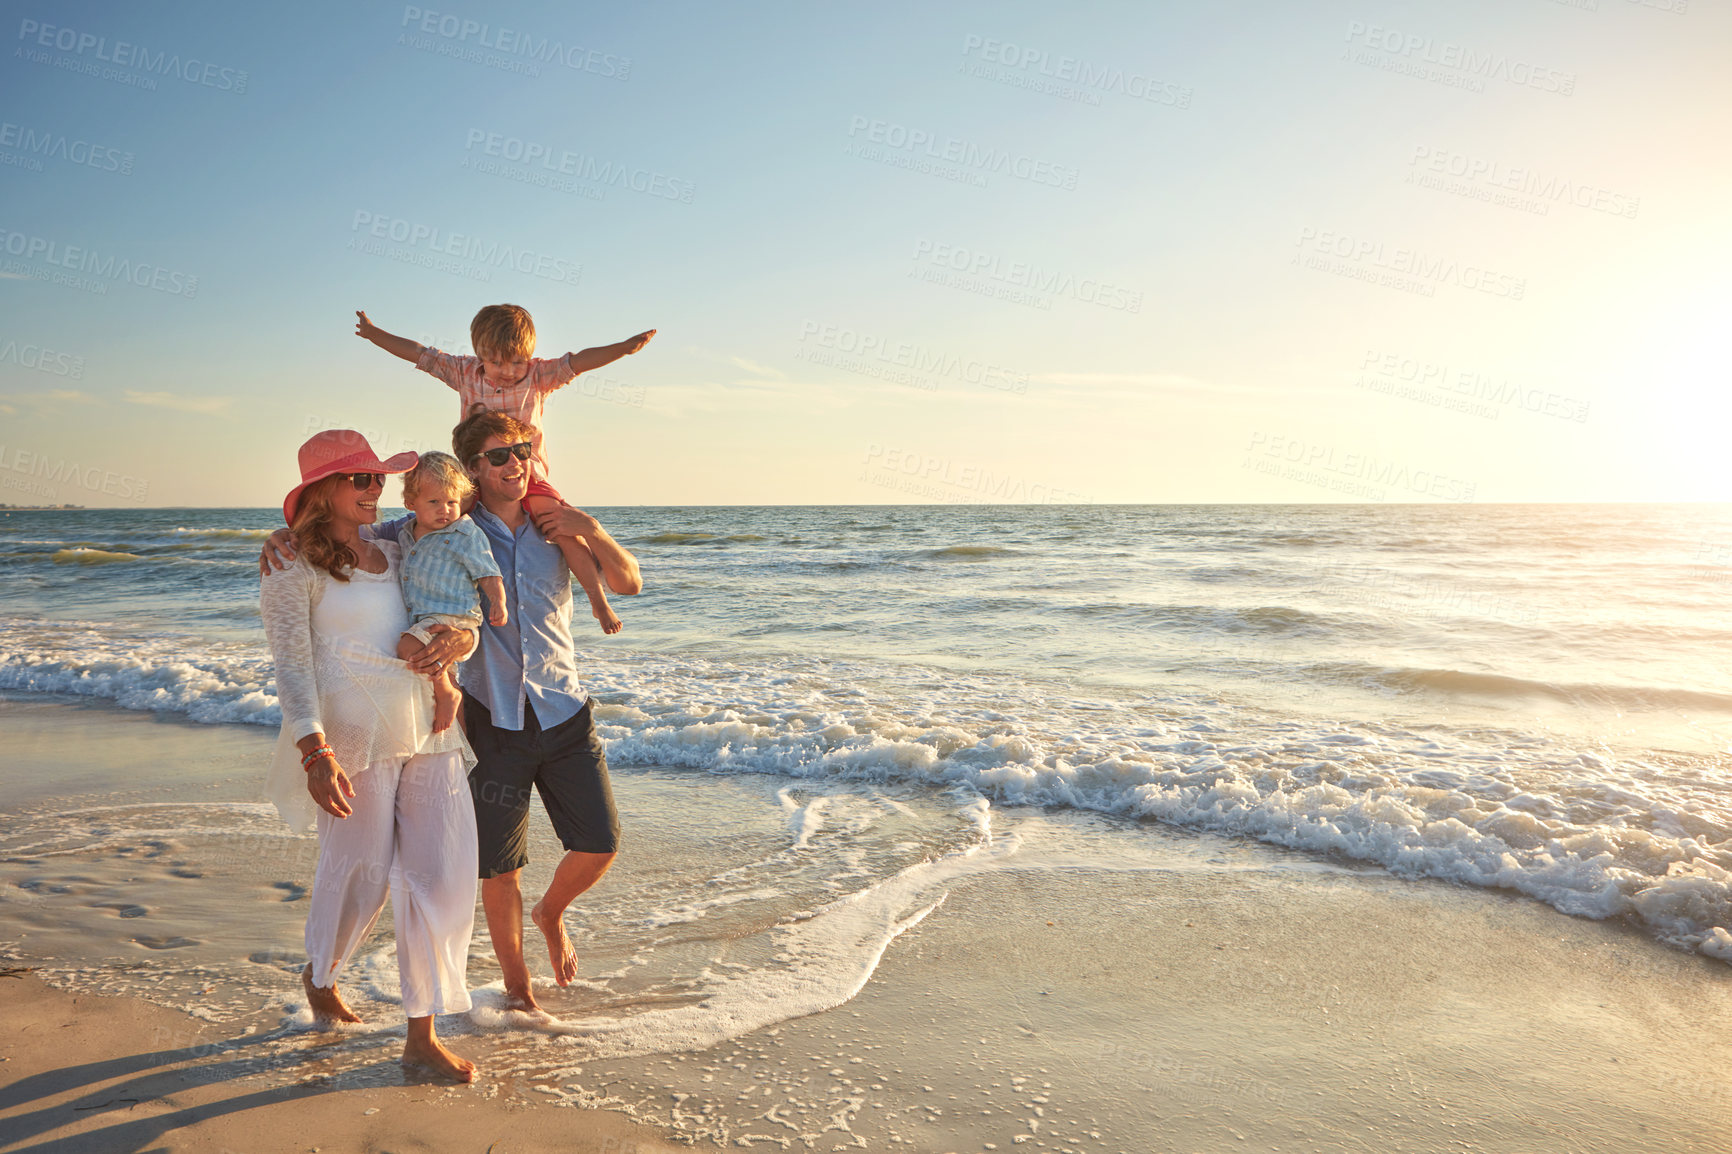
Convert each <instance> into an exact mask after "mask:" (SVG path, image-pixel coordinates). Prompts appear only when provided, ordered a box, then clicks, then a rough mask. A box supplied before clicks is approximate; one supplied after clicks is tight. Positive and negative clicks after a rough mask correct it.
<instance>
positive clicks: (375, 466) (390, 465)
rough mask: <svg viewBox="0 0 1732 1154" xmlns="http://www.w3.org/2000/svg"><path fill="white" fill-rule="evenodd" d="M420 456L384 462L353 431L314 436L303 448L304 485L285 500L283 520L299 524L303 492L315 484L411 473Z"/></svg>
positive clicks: (410, 452)
mask: <svg viewBox="0 0 1732 1154" xmlns="http://www.w3.org/2000/svg"><path fill="white" fill-rule="evenodd" d="M420 459H421V458H420V455H419V454H417V453H416V452H415V451H414V450H413V449H405V450H404V451H403V452H401V453H398V454H397V455H396V456H394V457H391V458H389V459H387V460H384V461H381V460H380V459H379V457H378V454H376V453H374V452H373V446H371V445H369V444H368V443H367V438H365V437H363V436H362V435H361V434H359V433H357V432H356V431H355V430H353V429H326V430H325V431H324V432H322V433H314V434H313V435H312V436H311V437H309V438H307V443H306V444H304V445H302V446H301V452H300V465H301V483H300V484H299V485H296V486H295V487H294V488H293V489H290V490H289V495H288V496H287V497H284V498H283V520H284V521H285V522H287V523H288V524H290V525H293V524H294V523H295V510H296V509H297V508H298V507H299V506H300V503H301V491H302V490H303V489H305V488H306V487H307V486H308V485H311V484H312V483H313V482H314V481H322V480H324V479H325V478H326V477H329V476H331V475H332V474H333V473H407V472H408V471H409V470H410V469H413V468H414V467H415V462H417V461H419V460H420Z"/></svg>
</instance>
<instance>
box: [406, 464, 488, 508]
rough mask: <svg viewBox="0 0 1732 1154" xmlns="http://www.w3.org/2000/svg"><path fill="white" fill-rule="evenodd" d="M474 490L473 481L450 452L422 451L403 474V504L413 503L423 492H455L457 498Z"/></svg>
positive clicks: (465, 495)
mask: <svg viewBox="0 0 1732 1154" xmlns="http://www.w3.org/2000/svg"><path fill="white" fill-rule="evenodd" d="M474 491H475V482H474V481H471V480H470V479H469V474H468V473H465V472H464V471H463V466H462V465H461V464H459V463H458V461H457V458H456V457H453V456H452V455H451V454H450V453H422V454H421V459H420V460H419V461H417V462H415V467H414V468H413V469H410V470H409V471H408V472H407V473H404V474H403V504H404V505H413V504H414V503H415V502H416V500H418V499H419V498H420V496H421V494H422V493H423V492H428V493H455V494H457V496H458V498H459V499H462V498H464V497H467V496H469V494H471V493H473V492H474Z"/></svg>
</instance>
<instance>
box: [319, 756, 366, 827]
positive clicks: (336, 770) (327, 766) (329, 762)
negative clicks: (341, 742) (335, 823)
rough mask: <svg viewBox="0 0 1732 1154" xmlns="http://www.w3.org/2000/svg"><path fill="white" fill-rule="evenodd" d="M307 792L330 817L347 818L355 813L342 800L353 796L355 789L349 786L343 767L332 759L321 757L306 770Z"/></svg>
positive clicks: (347, 776)
mask: <svg viewBox="0 0 1732 1154" xmlns="http://www.w3.org/2000/svg"><path fill="white" fill-rule="evenodd" d="M307 792H308V793H310V794H312V795H313V801H314V803H315V804H317V805H318V807H319V808H320V809H322V810H324V811H325V812H326V813H328V814H330V815H331V816H332V817H348V816H349V815H350V814H351V813H354V812H355V811H354V810H352V809H350V808H349V803H348V802H346V801H344V800H343V799H344V798H345V797H354V796H355V787H354V786H353V785H351V784H349V775H348V774H346V773H344V772H343V767H342V766H340V765H338V764H337V759H336V758H334V757H329V756H327V757H321V758H320V759H319V760H318V761H315V762H314V763H313V767H312V768H311V769H309V770H307Z"/></svg>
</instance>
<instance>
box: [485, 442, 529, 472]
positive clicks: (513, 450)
mask: <svg viewBox="0 0 1732 1154" xmlns="http://www.w3.org/2000/svg"><path fill="white" fill-rule="evenodd" d="M534 451H535V449H534V446H532V445H531V444H530V443H529V442H528V441H519V442H517V444H515V445H506V446H505V447H504V448H502V449H484V450H482V451H481V452H480V453H477V454H476V455H477V456H480V457H486V458H487V463H488V464H489V465H492V466H493V467H494V468H498V467H499V466H500V465H503V464H505V462H506V461H508V460H510V459H511V458H512V457H516V458H517V459H518V460H519V461H527V460H529V454H530V453H532V452H534Z"/></svg>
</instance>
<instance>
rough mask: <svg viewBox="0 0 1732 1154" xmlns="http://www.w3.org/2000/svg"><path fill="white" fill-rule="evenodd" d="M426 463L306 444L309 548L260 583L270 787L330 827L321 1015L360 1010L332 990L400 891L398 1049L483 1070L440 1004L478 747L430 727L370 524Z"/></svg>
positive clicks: (285, 802) (456, 1070)
mask: <svg viewBox="0 0 1732 1154" xmlns="http://www.w3.org/2000/svg"><path fill="white" fill-rule="evenodd" d="M415 461H416V456H415V454H414V453H412V452H405V453H399V454H397V455H396V456H394V457H392V458H391V459H390V460H388V461H381V460H379V458H378V457H377V456H376V455H375V454H374V453H373V450H372V447H371V446H369V445H368V444H367V441H366V438H364V437H362V436H361V434H359V433H357V432H354V431H352V430H349V429H332V430H328V431H326V432H323V433H319V434H317V435H315V436H314V437H313V438H312V439H311V440H309V441H307V443H306V444H304V445H302V446H301V450H300V467H301V483H300V484H299V485H296V486H295V487H294V488H293V489H291V490H290V491H289V495H288V496H287V497H286V498H285V499H284V501H283V519H284V520H285V521H287V522H288V524H289V525H290V527H292V528H293V529H294V531H295V536H296V540H297V543H298V545H299V550H300V552H299V556H298V557H297V558H296V560H295V562H294V563H293V564H292V565H290V566H288V567H287V568H286V569H283V570H281V571H280V572H272V573H270V574H268V575H266V576H264V577H263V578H261V580H260V584H259V608H260V613H261V615H262V616H263V618H264V625H265V636H266V637H267V638H268V639H269V641H270V645H271V653H272V655H273V656H274V657H275V659H276V667H277V700H278V702H279V703H280V704H281V706H282V711H283V728H282V733H281V735H280V736H279V738H278V740H277V752H276V757H275V759H274V760H273V762H272V765H271V774H270V780H269V784H268V789H267V792H268V793H269V795H270V798H271V800H272V801H274V802H275V803H276V805H277V809H278V812H280V813H281V814H282V815H283V819H284V820H285V821H287V822H288V823H289V824H290V825H291V826H294V827H295V828H297V829H305V828H307V827H308V826H309V825H310V824H315V823H316V825H317V828H318V831H319V864H318V867H317V872H316V873H315V874H314V876H313V892H312V900H311V903H310V908H309V909H308V911H307V929H306V943H307V957H308V962H307V968H306V969H305V970H304V971H302V974H301V981H302V984H303V985H304V986H305V987H306V990H307V1000H308V1002H309V1004H310V1005H311V1006H312V1010H313V1014H314V1016H315V1017H317V1018H318V1019H319V1020H320V1021H323V1022H359V1021H360V1020H361V1019H360V1018H359V1017H357V1016H356V1015H355V1014H354V1013H353V1012H352V1011H351V1010H350V1009H349V1007H348V1006H346V1005H345V1004H344V1003H343V999H342V997H341V996H340V995H339V994H338V993H337V985H336V978H337V973H338V971H339V970H341V969H342V968H343V966H344V965H345V964H346V963H347V962H348V960H349V957H350V955H352V954H353V953H354V951H355V948H356V947H357V946H359V945H360V944H361V941H362V940H363V939H364V938H366V936H367V934H368V932H369V931H371V930H372V928H373V923H374V922H375V921H377V920H378V917H379V912H380V911H381V910H382V909H383V908H384V906H385V897H386V894H387V893H389V894H390V897H391V913H392V919H393V922H394V925H395V928H396V934H397V970H398V974H399V977H400V980H401V985H402V991H403V1013H404V1014H405V1015H406V1016H407V1017H408V1019H409V1032H408V1041H407V1042H406V1043H405V1045H404V1047H403V1063H404V1065H405V1066H418V1067H423V1068H426V1069H429V1070H431V1071H432V1072H434V1073H436V1074H438V1075H441V1076H443V1077H447V1078H452V1079H455V1080H457V1081H462V1082H472V1081H474V1080H475V1066H474V1064H473V1063H471V1062H469V1061H467V1060H465V1059H463V1058H461V1057H458V1056H457V1055H456V1054H453V1053H452V1052H451V1051H450V1050H448V1049H446V1048H445V1047H444V1046H443V1045H441V1044H440V1042H439V1039H438V1037H437V1036H436V1035H435V1033H434V1029H433V1015H435V1014H446V1013H461V1012H463V1011H465V1010H468V1009H469V1005H470V1002H469V991H468V988H467V987H466V985H465V970H466V964H467V960H468V953H469V935H470V931H471V930H472V929H473V928H474V918H475V887H476V880H475V879H476V870H475V861H476V848H475V811H474V807H473V805H472V803H471V801H470V797H469V787H468V779H467V771H468V767H469V765H472V764H473V763H474V755H473V754H471V753H470V751H469V746H468V744H467V743H466V742H465V741H464V740H463V736H462V734H461V732H459V731H458V730H456V729H447V730H446V731H445V732H443V733H433V732H432V724H431V723H432V693H431V689H430V683H429V682H428V681H427V680H426V679H425V678H423V677H421V676H418V675H417V673H416V672H413V671H412V670H411V667H410V666H408V665H405V664H404V663H403V662H401V661H399V660H397V659H396V656H395V654H396V648H397V638H398V636H399V635H400V634H401V633H402V632H403V631H404V629H406V628H408V624H409V622H408V617H407V614H406V612H405V610H404V608H403V597H402V594H401V592H400V591H399V588H398V584H397V570H398V553H397V546H396V543H395V542H392V541H370V540H364V539H363V538H362V537H361V526H363V525H370V524H372V523H373V522H374V521H375V520H377V519H378V515H379V514H378V503H379V497H380V495H381V494H382V493H383V491H384V484H385V475H386V474H390V473H402V472H406V471H407V470H409V469H410V468H412V467H414V464H415ZM475 640H476V639H475V635H474V634H473V633H472V632H469V631H468V630H462V629H459V630H453V631H448V632H445V633H442V634H441V635H439V636H437V637H435V638H434V640H433V641H432V642H431V643H430V644H429V645H428V646H427V647H426V648H425V649H423V650H422V651H421V653H420V654H419V655H418V658H417V661H416V668H418V669H421V670H424V671H427V672H432V671H433V670H435V669H439V668H443V667H444V666H445V665H447V664H449V663H450V662H451V661H453V660H461V659H462V658H463V657H464V656H466V655H467V654H468V653H469V652H470V651H471V650H472V649H473V648H474V647H475ZM315 805H316V806H317V808H316V809H315V808H314V807H315Z"/></svg>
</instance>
